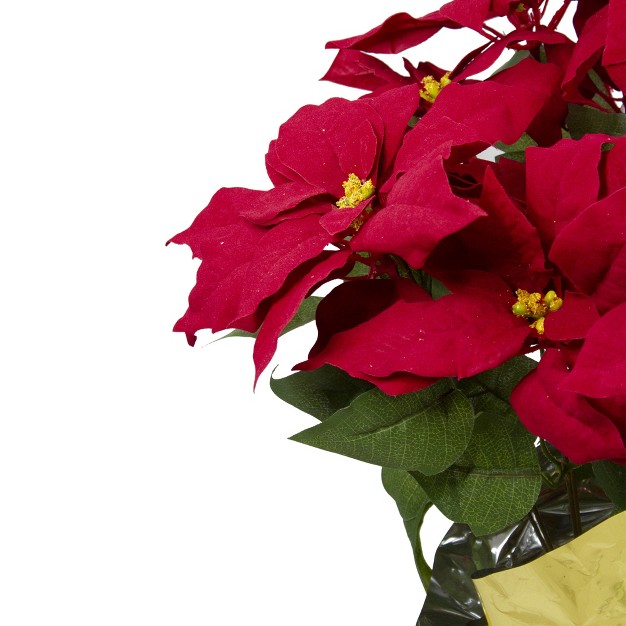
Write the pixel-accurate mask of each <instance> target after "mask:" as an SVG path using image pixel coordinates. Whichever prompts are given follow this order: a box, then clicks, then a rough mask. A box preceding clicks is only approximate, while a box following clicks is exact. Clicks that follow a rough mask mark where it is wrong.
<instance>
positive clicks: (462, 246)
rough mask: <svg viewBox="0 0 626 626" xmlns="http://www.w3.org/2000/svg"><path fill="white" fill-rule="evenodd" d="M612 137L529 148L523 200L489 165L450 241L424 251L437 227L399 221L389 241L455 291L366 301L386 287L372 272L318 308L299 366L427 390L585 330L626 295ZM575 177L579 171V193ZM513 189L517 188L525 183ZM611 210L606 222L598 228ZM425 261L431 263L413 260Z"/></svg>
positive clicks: (623, 207)
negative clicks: (316, 330)
mask: <svg viewBox="0 0 626 626" xmlns="http://www.w3.org/2000/svg"><path fill="white" fill-rule="evenodd" d="M611 142H614V144H615V147H617V144H620V145H621V141H617V140H613V138H611V137H607V136H604V135H600V136H598V135H595V136H594V135H589V136H587V137H586V138H585V139H584V140H582V141H579V142H574V141H572V140H565V141H563V142H560V143H559V144H557V145H556V146H555V147H553V148H548V149H545V148H535V149H529V150H528V151H527V154H528V156H527V159H528V162H527V165H526V168H525V175H526V185H525V193H524V199H523V204H520V201H518V200H513V199H512V198H511V197H510V196H509V194H508V193H507V189H506V188H505V186H504V185H503V184H502V182H501V181H500V180H499V179H498V175H497V174H498V172H499V170H501V169H502V168H500V167H498V166H487V167H485V168H484V170H483V171H484V175H483V177H482V180H481V181H480V182H481V184H480V185H479V186H478V189H480V194H479V195H478V196H477V197H476V198H474V199H473V200H465V202H467V203H469V204H473V205H475V206H478V207H480V208H481V210H482V211H484V215H483V216H482V217H480V218H478V219H476V220H473V221H472V222H471V223H470V224H468V225H467V226H466V227H465V228H464V229H461V230H459V231H457V232H456V233H455V234H453V235H451V236H449V237H446V238H443V239H441V240H440V243H439V244H438V245H437V246H436V247H435V249H434V250H433V251H432V253H430V254H429V255H427V257H426V258H425V259H423V256H424V255H423V252H422V250H421V246H422V243H421V239H424V240H426V241H428V240H429V237H431V235H430V233H429V232H428V230H429V228H428V226H429V225H428V224H422V225H423V226H425V228H424V232H423V233H419V232H417V231H416V230H412V231H409V235H407V236H406V237H405V238H404V239H399V237H398V235H397V234H396V233H395V232H393V229H392V228H391V226H390V224H391V223H392V222H391V219H390V220H389V222H388V223H387V233H388V235H387V239H388V240H389V242H390V243H389V247H388V249H391V250H392V251H393V252H394V253H395V254H398V255H401V256H402V257H403V258H404V260H405V261H407V262H408V263H410V264H411V265H413V267H424V268H425V269H426V270H427V271H428V272H429V274H430V275H432V276H434V277H436V278H438V279H439V280H440V281H441V282H442V283H443V285H445V287H446V288H447V289H449V290H450V291H451V292H452V293H451V294H449V295H445V296H443V297H441V298H439V299H437V300H432V299H431V298H430V297H428V296H427V295H425V294H424V292H423V291H421V290H419V288H416V289H414V290H413V291H414V293H411V294H410V298H407V296H406V293H407V290H406V288H405V289H404V291H403V292H402V293H401V294H399V295H398V296H397V297H395V299H394V298H392V299H388V300H386V301H385V304H384V305H383V304H382V303H379V304H374V305H372V304H370V305H369V307H365V302H366V301H369V302H371V300H372V299H375V298H376V297H378V295H377V294H379V291H380V288H378V287H376V288H373V287H372V288H371V289H372V291H371V292H370V285H371V283H372V281H363V283H362V285H361V286H359V287H358V288H357V287H344V286H342V287H340V288H338V289H336V290H335V292H333V293H331V294H330V295H329V296H328V297H327V300H328V302H327V303H326V305H325V309H320V316H321V317H320V321H319V323H321V324H322V325H323V328H324V332H323V334H321V337H323V338H322V339H321V340H320V341H319V342H318V344H317V345H316V346H315V347H314V349H313V351H312V352H311V355H310V358H309V360H308V361H307V362H305V363H304V364H301V365H300V366H299V367H301V368H303V369H310V368H314V367H318V366H320V365H322V364H323V363H330V364H333V365H335V366H337V367H340V368H342V369H344V370H345V371H347V372H349V373H350V374H352V375H353V376H356V377H360V378H366V379H367V380H371V381H372V382H375V384H377V385H378V386H379V387H380V388H382V389H384V390H385V391H387V392H388V393H394V392H395V393H401V392H403V391H407V390H408V389H409V388H411V385H413V388H414V389H418V388H420V387H421V386H423V385H424V378H430V379H433V378H436V377H441V376H456V377H458V378H464V377H468V376H472V375H474V374H477V373H479V372H482V371H485V370H487V369H491V368H493V367H496V366H498V365H500V364H501V363H503V362H505V361H506V360H508V359H509V358H511V357H512V356H515V355H516V354H520V353H523V352H527V351H530V350H533V349H536V347H537V346H538V345H540V346H543V347H553V346H555V345H561V344H562V343H564V342H565V343H568V342H576V341H579V340H581V339H584V338H585V337H586V336H587V333H588V332H589V331H590V329H591V328H592V327H594V325H595V324H596V323H597V321H598V319H599V318H600V314H602V313H604V312H606V311H608V310H610V309H611V308H614V307H615V306H618V305H619V304H620V303H622V302H624V300H625V299H626V290H625V288H624V285H625V284H626V282H625V280H624V278H625V277H626V246H625V241H626V239H625V237H626V235H625V233H624V227H623V225H624V224H626V214H625V211H626V195H625V194H626V187H621V188H619V189H613V188H612V187H613V186H614V185H615V180H616V179H615V177H614V176H607V172H609V171H611V172H612V171H613V170H614V169H616V168H617V169H618V170H620V171H621V170H623V169H624V166H625V165H626V163H625V162H624V159H623V150H622V151H621V152H620V153H618V154H616V155H615V156H614V158H612V159H610V160H606V159H605V158H604V157H603V152H602V147H603V145H607V144H608V145H609V146H610V145H612V144H611ZM609 154H610V153H609ZM519 166H520V167H523V166H521V164H519ZM475 171H477V172H479V171H480V169H479V168H475ZM504 173H505V175H504V176H503V179H504V181H505V183H506V182H507V177H506V169H505V172H504ZM407 175H408V174H405V176H407ZM571 176H578V179H577V185H576V186H574V185H572V193H571V194H570V192H569V189H568V185H570V184H571V183H570V182H569V181H570V177H571ZM601 178H602V179H604V180H601ZM607 179H610V180H611V181H612V182H611V184H610V186H609V185H607V184H606V180H607ZM401 180H402V179H400V181H401ZM400 181H399V182H400ZM581 181H584V184H581ZM425 182H426V179H425V180H424V183H425ZM398 184H399V183H398ZM507 186H508V185H507ZM583 188H584V189H583ZM447 189H448V190H449V191H451V187H448V188H447ZM574 190H578V193H577V195H576V197H575V198H574V197H573V196H574ZM513 191H514V195H519V190H518V189H516V188H515V186H514V189H513ZM607 193H608V195H607ZM391 195H392V194H391V193H390V197H391ZM570 196H571V197H570ZM442 198H443V200H442ZM445 198H446V196H445V194H441V195H438V196H434V197H433V198H431V200H430V201H431V203H432V205H433V206H434V207H437V206H439V205H440V204H442V203H443V204H444V205H445V202H446V201H447V200H445ZM382 214H383V213H382V212H381V213H380V215H382ZM602 216H606V227H603V226H601V227H599V228H590V224H592V223H597V222H598V221H600V220H601V218H602ZM377 217H378V215H375V216H374V217H373V218H372V219H371V220H370V222H368V224H367V225H366V227H365V228H364V229H363V234H362V235H361V236H360V239H359V242H360V244H361V245H363V244H364V243H367V242H369V241H370V240H368V238H367V237H366V234H367V232H368V230H369V229H370V228H371V226H372V225H373V224H374V223H375V219H376V218H377ZM619 225H622V227H621V228H620V227H619ZM400 226H401V228H400V230H401V231H402V232H403V233H404V232H406V231H407V230H408V225H407V221H405V220H402V218H400ZM376 232H377V234H378V239H377V246H378V247H377V251H380V250H382V249H383V247H384V245H385V239H384V235H383V230H382V229H381V230H377V231H376ZM582 237H584V242H583V240H582ZM411 240H412V242H413V243H411ZM400 244H401V245H402V246H403V247H401V246H400ZM422 259H423V261H424V262H423V264H422V265H415V264H414V263H413V262H414V260H422ZM368 283H369V284H368ZM416 294H417V295H416ZM386 297H388V296H386ZM331 298H332V299H331ZM346 298H347V299H348V300H349V302H346V301H345V300H346ZM326 307H327V308H326ZM377 307H378V308H377ZM334 308H338V309H341V310H342V312H343V314H342V320H341V321H335V320H334V319H333V315H332V310H333V309H334ZM360 310H363V311H367V312H371V311H375V313H373V314H370V313H367V314H366V315H365V316H364V315H363V314H360V315H359V314H357V311H360ZM324 311H328V313H324ZM346 319H347V320H349V321H348V322H346V321H345V320H346ZM407 375H410V377H408V378H407ZM411 377H412V378H411ZM400 379H401V380H402V384H399V383H398V380H400Z"/></svg>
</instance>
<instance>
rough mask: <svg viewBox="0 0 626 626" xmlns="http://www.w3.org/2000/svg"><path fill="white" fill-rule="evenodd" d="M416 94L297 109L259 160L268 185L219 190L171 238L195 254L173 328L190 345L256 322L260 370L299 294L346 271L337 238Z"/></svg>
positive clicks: (347, 230)
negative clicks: (204, 332) (203, 333)
mask: <svg viewBox="0 0 626 626" xmlns="http://www.w3.org/2000/svg"><path fill="white" fill-rule="evenodd" d="M418 91H419V88H418V86H417V85H412V86H408V87H405V88H403V89H400V90H397V91H395V92H394V93H387V94H383V95H381V96H380V97H377V98H371V99H368V100H367V101H357V102H350V101H347V100H343V99H339V98H335V99H332V100H329V101H328V102H326V103H324V104H322V105H320V106H305V107H303V108H302V109H300V110H299V111H298V112H297V113H296V114H295V115H294V116H293V117H292V118H291V119H289V120H288V121H287V122H286V123H285V124H283V125H282V126H281V128H280V132H279V135H278V138H277V139H276V140H275V141H272V143H271V144H270V148H269V152H268V154H267V157H266V162H267V170H268V174H269V176H270V179H271V180H272V182H273V183H274V187H273V188H272V189H270V190H269V191H256V190H250V189H240V188H232V189H221V190H220V191H218V192H217V193H216V194H215V196H214V197H213V199H212V200H211V202H210V203H209V205H208V206H207V207H206V208H205V209H204V210H203V211H202V212H201V213H200V214H199V215H198V217H197V218H196V219H195V221H194V222H193V224H192V225H191V226H190V227H189V228H188V229H187V230H185V231H183V232H181V233H180V234H178V235H176V236H175V237H173V238H172V239H171V240H170V241H171V242H174V243H178V244H183V243H184V244H187V245H189V246H190V247H191V249H192V252H193V254H194V256H195V257H198V258H200V259H201V260H202V263H201V265H200V268H199V270H198V276H197V282H196V285H195V287H194V288H193V290H192V292H191V294H190V297H189V308H188V310H187V312H186V313H185V315H184V316H183V317H182V318H181V319H180V320H179V321H178V322H177V323H176V325H175V327H174V330H176V331H181V332H184V333H185V334H186V335H187V339H188V341H189V343H191V344H193V343H194V341H195V333H196V332H197V331H198V330H199V329H203V328H209V329H212V330H215V331H217V330H222V329H225V328H239V329H242V330H247V331H256V330H257V329H259V327H261V328H260V332H259V335H258V339H257V342H256V345H255V362H256V365H257V375H258V374H259V373H260V371H262V370H263V369H264V367H265V366H266V365H267V363H268V362H269V360H270V359H271V356H272V354H273V353H274V350H275V347H276V340H277V337H278V335H279V333H280V331H281V330H282V329H283V327H284V326H285V325H286V324H287V323H288V321H289V320H290V319H291V318H292V317H293V315H294V313H295V311H296V310H297V308H298V306H299V304H300V303H301V301H302V300H303V298H304V297H305V296H306V295H307V294H308V293H309V292H310V291H311V290H313V289H314V288H315V287H316V286H318V285H319V284H321V283H323V282H324V281H326V280H329V279H331V278H333V277H334V276H335V274H336V273H339V275H342V274H345V273H347V272H348V271H349V269H350V267H351V263H350V262H349V259H350V255H351V253H352V251H351V250H350V249H349V245H348V243H347V242H346V241H344V239H345V236H346V235H350V234H353V233H354V231H355V230H356V229H357V227H358V225H359V223H358V219H359V216H361V215H362V214H363V213H364V212H365V211H366V210H367V206H368V204H369V203H371V202H372V201H373V199H374V195H373V194H374V191H375V189H376V187H377V186H379V185H380V183H381V182H382V181H383V180H384V177H385V176H386V175H388V173H389V172H390V171H391V167H392V162H393V158H394V156H395V154H396V152H397V150H398V147H399V145H400V143H401V141H402V138H403V135H404V133H405V130H406V128H407V123H408V121H409V119H410V118H411V116H412V114H413V112H414V111H415V109H416V107H417V103H418V100H419V93H418ZM168 243H169V242H168ZM329 244H336V245H338V246H339V248H340V249H336V248H335V250H328V249H326V248H327V247H328V245H329Z"/></svg>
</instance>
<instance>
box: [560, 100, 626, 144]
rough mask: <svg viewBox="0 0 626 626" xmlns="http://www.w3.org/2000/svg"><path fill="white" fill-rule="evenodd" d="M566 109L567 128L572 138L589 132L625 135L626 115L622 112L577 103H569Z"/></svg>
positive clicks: (616, 135)
mask: <svg viewBox="0 0 626 626" xmlns="http://www.w3.org/2000/svg"><path fill="white" fill-rule="evenodd" d="M568 109H569V113H568V116H567V128H568V130H569V132H570V135H571V136H572V138H573V139H580V138H581V137H583V136H584V135H587V134H589V133H605V134H607V135H614V136H615V137H621V136H622V135H626V115H624V114H623V113H605V112H604V111H600V110H598V109H594V108H593V107H589V106H582V105H579V104H570V105H568Z"/></svg>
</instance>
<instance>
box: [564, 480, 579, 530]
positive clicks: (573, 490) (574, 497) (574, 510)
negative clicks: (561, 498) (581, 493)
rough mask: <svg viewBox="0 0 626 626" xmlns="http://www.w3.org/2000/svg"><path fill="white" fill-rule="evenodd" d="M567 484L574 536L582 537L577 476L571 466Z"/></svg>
mask: <svg viewBox="0 0 626 626" xmlns="http://www.w3.org/2000/svg"><path fill="white" fill-rule="evenodd" d="M565 484H566V486H567V499H568V501H569V515H570V519H571V520H572V529H573V530H574V537H580V535H582V532H583V529H582V524H581V520H580V506H579V503H578V486H577V485H576V477H575V476H574V472H573V470H572V469H571V468H570V469H569V470H568V472H567V474H566V476H565Z"/></svg>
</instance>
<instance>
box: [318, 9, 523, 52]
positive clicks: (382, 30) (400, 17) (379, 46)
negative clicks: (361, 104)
mask: <svg viewBox="0 0 626 626" xmlns="http://www.w3.org/2000/svg"><path fill="white" fill-rule="evenodd" d="M493 4H494V5H495V6H493V7H491V6H490V5H491V3H490V2H489V0H452V2H448V3H447V4H444V5H443V6H442V7H441V8H440V9H438V10H437V11H433V12H432V13H429V14H428V15H425V16H424V17H420V18H414V17H411V16H410V15H409V14H408V13H397V14H395V15H392V16H391V17H389V18H388V19H386V20H385V21H384V22H383V23H382V24H380V26H376V27H375V28H373V29H372V30H370V31H368V32H367V33H364V34H363V35H357V36H356V37H349V38H347V39H341V40H337V41H330V42H329V43H327V44H326V47H327V48H351V49H353V50H364V51H367V52H379V53H380V52H382V53H394V52H402V51H403V50H406V49H407V48H411V47H413V46H417V45H419V44H420V43H422V42H424V41H426V40H427V39H430V38H431V37H432V36H433V35H435V34H436V33H438V32H439V31H440V30H441V29H442V28H451V29H457V28H464V27H466V28H471V29H472V30H475V31H477V32H479V33H482V32H483V23H484V22H485V20H488V19H490V18H492V17H496V16H498V15H506V14H507V13H513V12H514V11H515V9H514V6H512V5H511V3H503V2H495V3H493Z"/></svg>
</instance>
